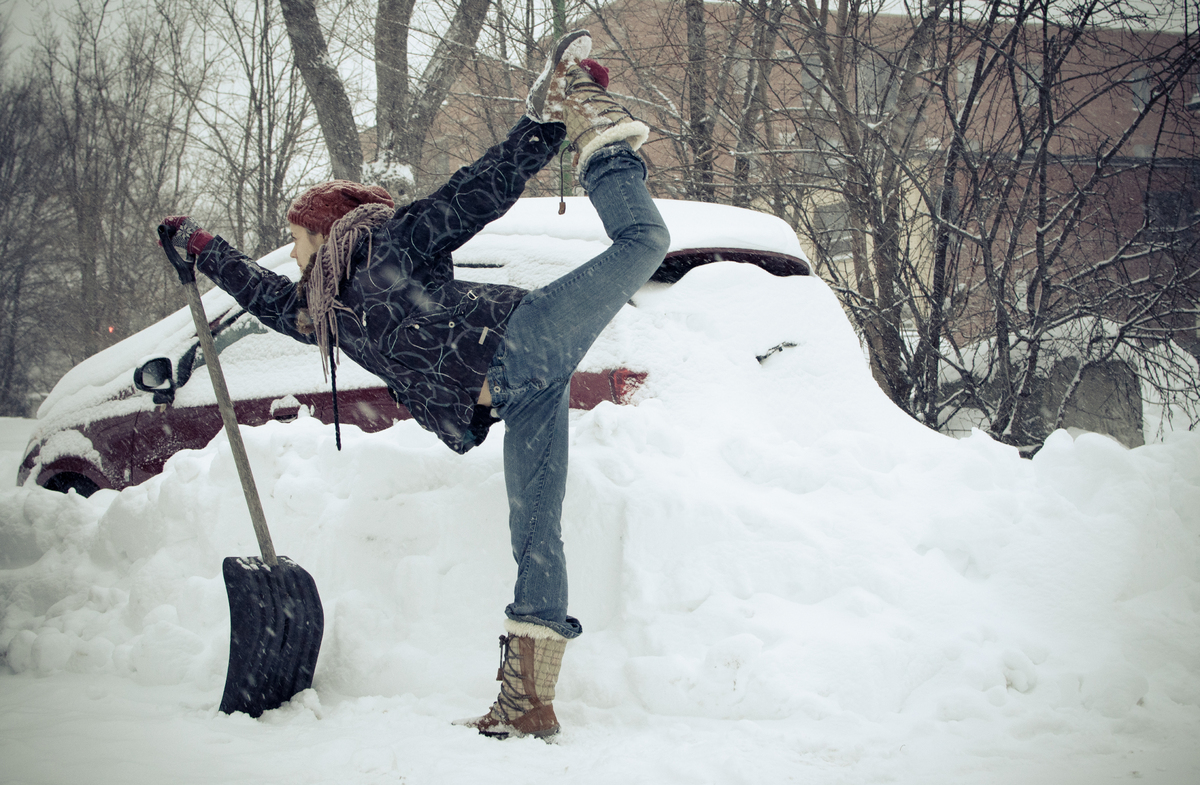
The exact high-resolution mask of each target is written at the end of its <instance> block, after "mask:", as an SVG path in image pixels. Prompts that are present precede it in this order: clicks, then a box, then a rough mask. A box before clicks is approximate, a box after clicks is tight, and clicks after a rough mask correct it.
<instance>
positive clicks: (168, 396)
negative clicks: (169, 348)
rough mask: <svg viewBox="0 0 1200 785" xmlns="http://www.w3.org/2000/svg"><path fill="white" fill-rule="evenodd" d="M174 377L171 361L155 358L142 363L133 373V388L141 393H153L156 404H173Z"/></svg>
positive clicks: (164, 358)
mask: <svg viewBox="0 0 1200 785" xmlns="http://www.w3.org/2000/svg"><path fill="white" fill-rule="evenodd" d="M174 377H175V374H174V371H173V369H172V368H171V361H170V360H169V359H167V358H166V357H155V358H153V359H151V360H147V361H146V362H144V363H142V364H141V365H140V366H138V368H137V369H136V370H135V371H134V372H133V386H134V387H136V388H138V389H139V390H141V391H143V392H148V393H154V402H155V403H156V404H160V405H161V404H169V403H174V402H175V378H174Z"/></svg>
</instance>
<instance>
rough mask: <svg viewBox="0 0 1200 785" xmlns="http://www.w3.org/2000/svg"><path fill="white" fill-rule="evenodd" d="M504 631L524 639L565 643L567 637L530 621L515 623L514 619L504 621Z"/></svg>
mask: <svg viewBox="0 0 1200 785" xmlns="http://www.w3.org/2000/svg"><path fill="white" fill-rule="evenodd" d="M504 631H505V632H507V633H508V634H509V635H518V636H520V637H523V638H533V639H534V640H546V641H565V640H566V637H564V636H562V635H559V634H558V633H557V632H555V631H554V630H552V629H550V628H549V627H547V626H545V625H543V624H534V623H532V622H528V621H513V620H512V619H505V620H504Z"/></svg>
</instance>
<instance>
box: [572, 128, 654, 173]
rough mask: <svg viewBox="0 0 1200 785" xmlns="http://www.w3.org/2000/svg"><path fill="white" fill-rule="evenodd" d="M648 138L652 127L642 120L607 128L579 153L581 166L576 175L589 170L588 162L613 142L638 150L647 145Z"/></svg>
mask: <svg viewBox="0 0 1200 785" xmlns="http://www.w3.org/2000/svg"><path fill="white" fill-rule="evenodd" d="M648 138H650V127H649V126H647V125H646V124H645V123H643V122H642V121H641V120H629V121H627V122H623V123H617V124H616V125H614V126H612V127H611V128H605V129H604V130H603V131H600V132H599V133H597V134H596V136H595V138H593V139H592V140H591V141H590V142H588V143H587V144H586V145H584V147H583V149H581V150H580V151H579V165H578V167H577V170H576V174H577V175H582V174H583V173H584V172H585V171H586V170H587V165H588V161H590V160H591V158H592V155H593V154H594V153H595V152H596V151H597V150H599V149H600V148H601V147H604V146H605V145H609V144H612V143H613V142H628V143H629V146H630V147H632V148H633V149H634V150H636V149H638V148H639V147H641V146H642V145H643V144H645V143H646V140H647V139H648Z"/></svg>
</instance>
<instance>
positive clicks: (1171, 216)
mask: <svg viewBox="0 0 1200 785" xmlns="http://www.w3.org/2000/svg"><path fill="white" fill-rule="evenodd" d="M1193 220H1194V217H1193V215H1192V197H1191V194H1189V193H1187V192H1181V191H1158V192H1155V193H1150V194H1147V196H1146V228H1147V230H1148V231H1147V238H1146V239H1147V240H1148V241H1150V242H1159V243H1169V242H1173V241H1177V240H1178V241H1183V240H1186V239H1188V237H1187V235H1190V232H1188V231H1187V230H1188V228H1189V226H1190V224H1191V222H1192V221H1193Z"/></svg>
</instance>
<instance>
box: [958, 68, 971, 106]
mask: <svg viewBox="0 0 1200 785" xmlns="http://www.w3.org/2000/svg"><path fill="white" fill-rule="evenodd" d="M974 81H975V63H973V62H970V63H959V64H957V65H955V66H954V91H955V94H956V95H957V96H958V100H959V102H960V103H961V102H962V101H965V100H967V96H968V95H970V94H971V83H972V82H974Z"/></svg>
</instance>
